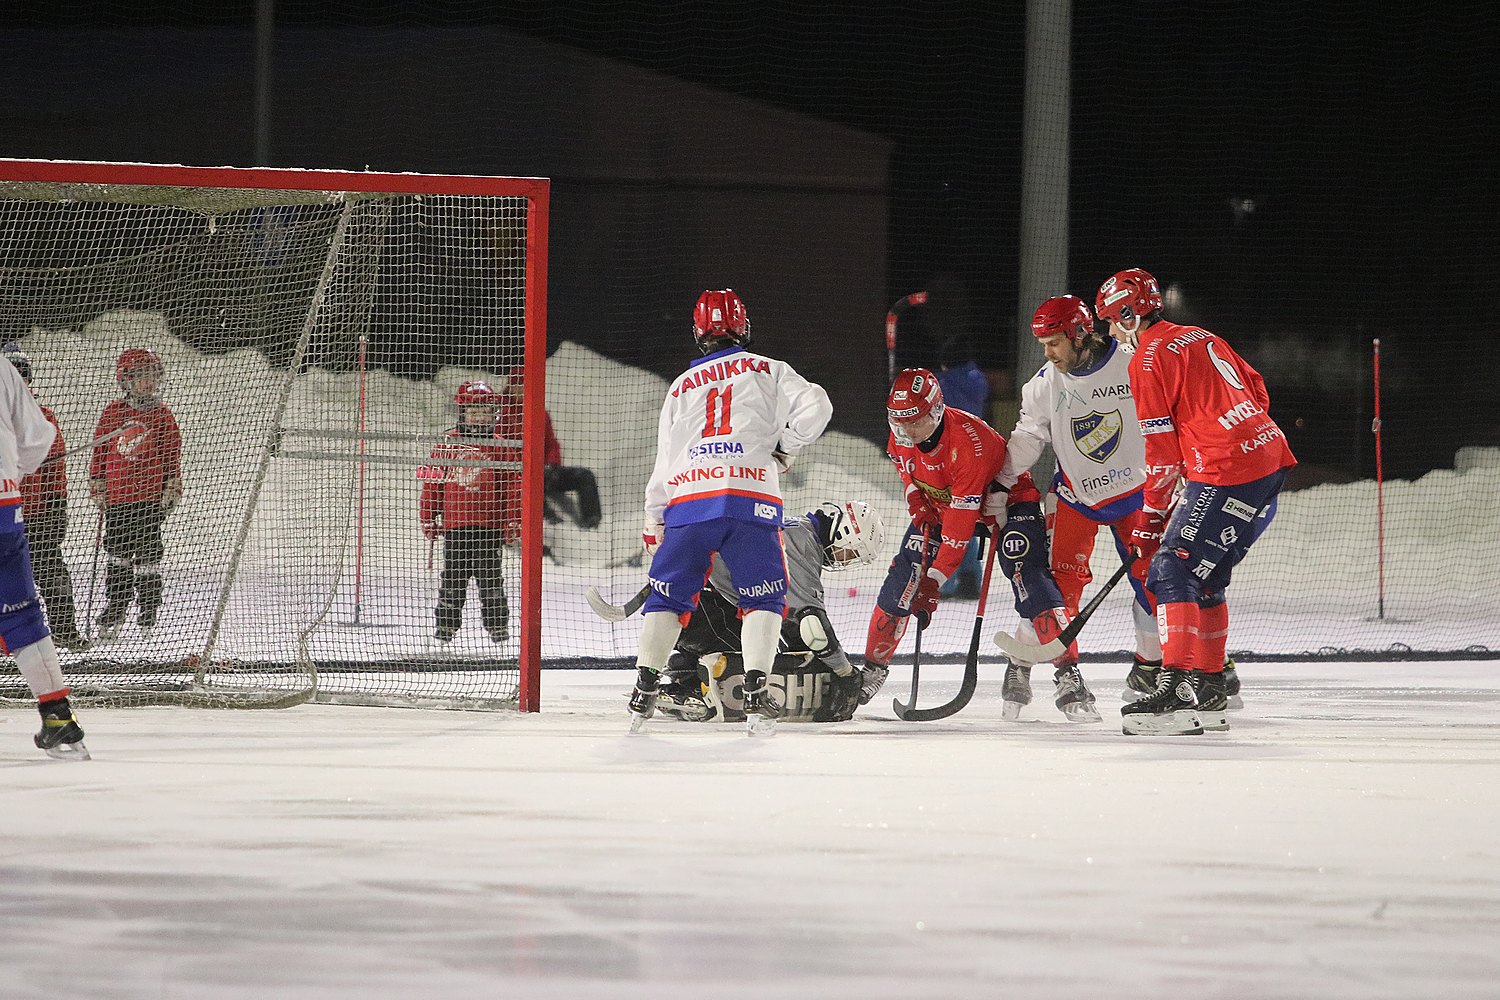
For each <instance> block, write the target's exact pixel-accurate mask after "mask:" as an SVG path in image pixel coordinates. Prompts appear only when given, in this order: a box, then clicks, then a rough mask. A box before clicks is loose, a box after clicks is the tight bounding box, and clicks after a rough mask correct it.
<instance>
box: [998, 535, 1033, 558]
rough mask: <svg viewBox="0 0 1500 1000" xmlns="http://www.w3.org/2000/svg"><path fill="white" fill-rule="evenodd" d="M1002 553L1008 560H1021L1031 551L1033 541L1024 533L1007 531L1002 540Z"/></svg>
mask: <svg viewBox="0 0 1500 1000" xmlns="http://www.w3.org/2000/svg"><path fill="white" fill-rule="evenodd" d="M1000 551H1001V552H1004V553H1005V558H1007V559H1011V560H1015V559H1020V558H1022V557H1024V556H1025V555H1026V553H1028V552H1030V551H1031V539H1029V538H1027V537H1026V535H1025V534H1024V533H1022V532H1019V531H1007V532H1006V533H1005V534H1004V535H1003V536H1002V537H1001V539H1000Z"/></svg>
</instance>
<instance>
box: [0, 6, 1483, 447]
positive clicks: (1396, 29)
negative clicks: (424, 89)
mask: <svg viewBox="0 0 1500 1000" xmlns="http://www.w3.org/2000/svg"><path fill="white" fill-rule="evenodd" d="M253 7H254V5H253V4H252V3H248V2H241V3H237V4H234V3H212V2H209V0H195V2H189V0H165V2H158V3H126V2H119V0H93V2H89V0H81V2H72V3H68V4H56V3H52V2H46V3H44V2H38V0H24V2H21V3H11V4H7V5H5V7H4V8H3V9H0V29H3V28H4V27H5V26H10V25H26V26H32V27H38V26H40V27H55V28H63V29H66V28H70V27H81V26H90V27H99V26H103V27H121V28H125V27H137V26H142V25H169V26H183V25H234V26H248V25H250V24H251V23H252V17H251V14H252V11H253ZM276 14H277V19H278V24H279V26H280V27H281V28H282V29H285V30H295V29H296V28H297V27H299V26H320V27H328V26H335V27H336V26H340V25H423V24H435V25H446V26H453V25H464V24H478V23H484V24H491V25H499V26H503V27H506V28H509V29H512V30H515V31H517V32H520V33H523V34H527V35H531V36H533V37H536V38H539V39H543V40H546V41H551V42H556V43H561V44H565V45H570V46H576V47H579V48H583V49H586V50H588V51H591V52H594V53H597V54H600V55H604V56H608V57H610V58H614V59H620V60H624V61H628V62H630V63H634V64H636V65H639V66H642V67H646V68H649V69H653V70H656V71H659V72H662V73H665V74H669V75H672V76H676V77H679V78H681V79H684V80H689V81H692V82H696V83H701V84H705V85H708V86H711V87H715V88H718V89H722V90H726V91H729V92H732V93H735V94H738V95H741V96H747V97H752V98H755V99H758V100H761V101H765V102H769V103H772V104H776V105H781V106H784V107H787V108H791V109H794V110H798V111H802V112H805V113H808V114H812V115H815V116H818V117H821V118H825V119H829V120H832V121H837V122H840V123H843V124H847V125H851V126H855V127H858V128H860V129H863V130H866V131H870V132H874V133H877V134H880V135H883V136H886V137H888V138H890V139H891V140H892V141H893V142H894V152H893V160H892V167H891V182H892V193H891V202H890V223H889V268H888V272H889V278H888V288H887V292H888V293H889V295H890V296H891V298H894V297H896V296H899V295H901V294H904V293H905V292H907V291H911V290H913V289H915V288H917V287H921V286H925V285H928V284H929V283H932V284H935V285H937V286H939V287H944V286H946V287H957V288H961V289H962V290H963V291H962V297H963V299H964V300H965V302H966V310H967V314H968V315H967V322H968V324H969V325H970V326H972V327H974V328H976V329H978V328H987V329H991V330H993V329H994V328H996V327H1001V326H1004V325H1006V324H1009V323H1010V322H1011V318H1012V317H1013V316H1014V315H1015V312H1016V309H1017V303H1016V299H1015V294H1016V293H1015V274H1016V271H1017V252H1016V249H1015V247H1016V239H1015V234H1016V227H1017V220H1018V202H1019V196H1020V190H1019V189H1020V179H1019V136H1020V124H1021V110H1020V109H1021V95H1022V89H1021V88H1022V70H1023V59H1024V51H1023V42H1024V4H1019V3H998V2H991V3H954V2H941V0H939V2H931V3H912V2H905V3H884V2H880V0H869V2H854V0H835V2H832V3H822V4H805V3H789V2H780V0H734V2H725V0H678V2H669V3H660V4H650V5H647V4H640V3H623V2H618V0H616V2H610V0H591V2H577V0H557V2H544V0H536V2H518V3H507V4H495V3H492V2H480V0H427V2H404V0H403V2H384V3H382V2H368V3H366V2H354V0H344V2H322V3H311V2H307V0H278V2H277V4H276ZM1497 41H1500V37H1497V29H1496V28H1495V26H1494V19H1493V18H1491V17H1488V16H1485V14H1484V13H1483V12H1482V11H1479V9H1478V8H1476V7H1475V6H1474V5H1468V4H1437V5H1427V6H1423V7H1421V8H1420V9H1418V8H1415V7H1405V8H1401V7H1394V8H1392V7H1387V6H1379V7H1376V6H1372V5H1369V4H1367V3H1364V2H1362V0H1334V2H1329V3H1318V4H1306V3H1258V4H1244V3H1230V2H1193V3H1187V2H1157V3H1142V4H1135V5H1128V4H1127V5H1122V4H1116V3H1107V4H1106V3H1079V4H1077V5H1076V6H1075V10H1074V32H1073V46H1074V47H1073V74H1072V76H1073V101H1072V114H1073V118H1072V133H1071V136H1072V143H1073V155H1072V162H1071V171H1072V175H1071V183H1072V188H1071V192H1072V193H1071V205H1072V229H1071V251H1072V252H1071V262H1070V284H1071V285H1072V287H1073V290H1075V291H1078V292H1080V293H1082V294H1084V295H1086V296H1089V295H1090V293H1091V291H1092V289H1093V288H1095V287H1096V286H1097V284H1098V282H1099V281H1100V280H1102V279H1103V278H1104V277H1106V276H1108V274H1110V273H1111V272H1113V271H1114V270H1116V269H1118V268H1120V267H1124V266H1129V265H1134V264H1140V265H1143V266H1148V267H1149V268H1150V269H1151V270H1153V271H1154V272H1155V273H1157V274H1158V276H1159V277H1161V278H1162V279H1163V281H1164V283H1172V284H1177V285H1178V286H1179V287H1180V288H1181V289H1182V291H1183V294H1184V303H1185V305H1184V307H1183V308H1184V310H1185V312H1186V313H1187V315H1185V316H1181V317H1179V318H1186V319H1190V320H1194V321H1198V322H1202V323H1204V324H1205V325H1208V326H1210V327H1211V328H1216V329H1219V330H1220V331H1221V332H1227V333H1231V334H1232V335H1234V336H1236V337H1242V338H1245V339H1246V340H1247V341H1248V342H1249V343H1251V344H1252V345H1254V344H1256V343H1259V342H1261V341H1264V340H1265V339H1266V338H1273V337H1274V336H1275V335H1277V334H1278V333H1281V332H1285V331H1292V332H1293V334H1294V336H1295V337H1296V338H1297V339H1299V340H1300V341H1302V342H1304V343H1327V342H1329V341H1331V340H1339V339H1342V340H1347V341H1348V344H1347V345H1346V346H1347V347H1348V349H1349V351H1353V352H1355V354H1358V352H1359V350H1360V348H1359V342H1361V339H1362V338H1366V337H1368V336H1369V335H1372V334H1378V335H1382V336H1384V337H1386V338H1387V339H1388V341H1389V343H1390V344H1391V351H1392V356H1393V359H1394V360H1393V363H1397V364H1399V363H1401V361H1402V360H1403V358H1404V359H1405V360H1406V361H1407V363H1408V366H1409V368H1410V371H1409V372H1407V376H1408V377H1407V379H1406V385H1405V390H1406V392H1407V393H1408V402H1409V405H1410V406H1412V407H1413V408H1414V409H1417V408H1420V407H1424V406H1427V403H1426V402H1425V399H1428V398H1430V397H1431V396H1432V395H1433V394H1434V393H1439V392H1441V390H1442V389H1443V386H1444V382H1443V381H1442V379H1443V378H1445V377H1447V376H1446V375H1444V374H1442V373H1438V374H1435V375H1433V376H1432V380H1431V381H1423V378H1424V377H1425V376H1423V375H1422V374H1421V371H1419V369H1418V362H1419V360H1421V359H1423V358H1424V353H1423V352H1425V351H1426V350H1427V348H1428V344H1429V342H1430V341H1431V340H1432V339H1433V338H1443V339H1444V340H1447V339H1449V338H1459V339H1460V340H1463V339H1464V338H1471V339H1470V342H1469V344H1468V345H1467V348H1468V349H1467V350H1465V351H1462V352H1460V354H1461V355H1462V356H1461V358H1460V364H1461V365H1462V366H1463V367H1464V368H1465V369H1466V371H1467V372H1468V373H1469V374H1471V375H1474V374H1475V373H1477V377H1478V379H1479V381H1480V382H1481V388H1482V387H1483V386H1488V387H1489V389H1493V388H1495V385H1494V383H1495V380H1496V376H1495V374H1494V373H1495V371H1496V369H1497V368H1500V349H1497V347H1496V344H1497V343H1500V337H1496V336H1495V335H1494V334H1493V333H1488V332H1483V331H1487V330H1488V329H1489V327H1491V326H1492V322H1491V321H1490V319H1489V313H1490V311H1491V303H1493V302H1495V301H1496V300H1497V298H1500V279H1497V277H1496V273H1497V267H1496V263H1497V261H1500V237H1497V235H1496V234H1497V232H1500V171H1496V169H1495V165H1494V154H1493V153H1492V151H1491V147H1492V146H1493V145H1494V136H1495V135H1496V134H1497V131H1500V129H1497V126H1500V87H1497V83H1496V81H1497V71H1496V60H1497V58H1500V57H1497V55H1496V53H1497V52H1500V45H1497V44H1496V43H1497ZM433 71H434V72H435V73H441V67H434V68H433ZM74 82H75V83H76V82H77V81H74ZM84 83H85V85H86V84H87V82H86V81H85V82H84ZM39 84H40V82H39ZM14 97H15V95H12V98H13V99H14ZM706 155H721V156H733V155H734V148H733V137H726V143H725V146H724V148H723V149H720V150H713V151H706ZM433 169H438V170H440V169H442V166H441V164H435V165H434V167H433ZM1235 199H1242V200H1241V201H1239V202H1238V203H1239V204H1241V205H1244V204H1246V203H1247V201H1246V200H1248V202H1249V203H1253V205H1254V211H1253V212H1250V213H1248V214H1246V213H1243V212H1242V213H1241V214H1240V215H1238V216H1236V214H1235V213H1234V211H1233V210H1232V207H1231V206H1232V205H1233V204H1235V201H1234V200H1235ZM1268 349H1269V348H1268ZM1307 364H1308V365H1310V366H1312V367H1319V366H1322V367H1328V366H1331V365H1332V366H1346V367H1348V366H1352V365H1353V364H1354V362H1353V361H1352V360H1351V356H1350V355H1349V354H1348V353H1347V352H1346V353H1345V354H1344V355H1339V356H1336V357H1333V358H1330V357H1327V356H1314V357H1312V358H1311V359H1309V360H1308V361H1307ZM1422 368H1423V369H1425V368H1426V366H1425V365H1424V366H1422ZM1347 374H1348V379H1349V380H1351V381H1352V382H1359V381H1361V379H1362V378H1363V375H1362V374H1361V373H1360V372H1355V371H1352V370H1351V371H1350V372H1349V373H1347ZM1282 377H1283V378H1284V379H1288V380H1289V381H1291V382H1293V383H1294V384H1289V385H1288V387H1287V390H1286V393H1285V396H1286V398H1287V399H1288V400H1293V401H1300V400H1303V399H1305V400H1307V404H1306V405H1308V406H1313V405H1327V406H1335V407H1337V406H1346V407H1347V404H1348V401H1347V400H1346V399H1344V398H1343V397H1342V396H1341V393H1344V392H1345V389H1346V387H1340V386H1338V385H1333V386H1330V383H1329V380H1328V378H1327V377H1326V374H1325V375H1323V376H1319V375H1317V374H1316V373H1314V374H1309V375H1307V376H1306V377H1304V378H1302V379H1301V380H1300V381H1296V380H1290V378H1289V376H1282ZM1393 392H1394V393H1396V394H1397V396H1396V399H1395V400H1394V401H1393V404H1392V405H1393V406H1395V407H1397V408H1398V409H1399V408H1400V407H1401V406H1402V405H1406V404H1404V403H1403V400H1402V397H1401V396H1400V393H1401V392H1402V387H1401V380H1400V379H1399V378H1398V379H1396V380H1394V384H1393ZM1320 400H1321V402H1319V401H1320ZM1289 405H1290V404H1289ZM1297 405H1302V404H1301V403H1300V402H1299V403H1297ZM1309 412H1310V411H1309ZM1450 423H1454V422H1453V421H1450ZM1486 433H1488V434H1489V435H1490V436H1493V435H1494V433H1495V432H1493V431H1488V432H1486V431H1483V430H1482V429H1478V428H1474V429H1472V431H1469V430H1465V431H1462V432H1458V433H1456V436H1455V438H1454V443H1455V445H1456V444H1461V443H1465V442H1472V441H1480V440H1485V434H1486ZM1414 464H1416V463H1414Z"/></svg>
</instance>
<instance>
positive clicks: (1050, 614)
mask: <svg viewBox="0 0 1500 1000" xmlns="http://www.w3.org/2000/svg"><path fill="white" fill-rule="evenodd" d="M1070 620H1071V619H1070V618H1069V616H1068V612H1067V610H1066V609H1064V608H1053V609H1052V610H1051V611H1043V612H1042V613H1041V614H1039V615H1037V616H1036V617H1035V618H1033V619H1031V627H1032V628H1034V629H1036V637H1037V641H1038V642H1051V641H1052V640H1053V639H1056V638H1057V637H1058V636H1060V635H1062V630H1063V629H1065V628H1067V626H1068V622H1069V621H1070ZM1052 662H1053V664H1054V665H1056V666H1059V667H1061V666H1065V665H1072V664H1075V663H1077V662H1078V641H1077V640H1076V639H1075V640H1074V641H1073V642H1071V643H1069V644H1068V651H1067V652H1066V653H1063V654H1062V655H1061V656H1059V657H1058V658H1057V659H1055V660H1053V661H1052Z"/></svg>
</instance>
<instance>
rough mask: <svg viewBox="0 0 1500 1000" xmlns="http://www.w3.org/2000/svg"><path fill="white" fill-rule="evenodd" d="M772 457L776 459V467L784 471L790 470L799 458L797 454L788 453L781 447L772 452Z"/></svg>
mask: <svg viewBox="0 0 1500 1000" xmlns="http://www.w3.org/2000/svg"><path fill="white" fill-rule="evenodd" d="M771 457H772V458H773V459H775V460H776V468H778V469H780V470H781V471H782V472H783V473H785V472H787V471H788V470H790V469H791V467H792V463H793V462H795V461H796V460H797V456H796V455H788V454H787V453H786V452H784V451H782V450H781V449H780V448H777V449H776V450H775V451H773V452H771Z"/></svg>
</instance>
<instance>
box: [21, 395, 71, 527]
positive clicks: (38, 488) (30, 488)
mask: <svg viewBox="0 0 1500 1000" xmlns="http://www.w3.org/2000/svg"><path fill="white" fill-rule="evenodd" d="M38 405H40V404H38ZM42 416H44V417H46V418H47V421H48V422H49V423H50V424H52V426H53V427H56V428H57V437H55V438H53V439H52V448H51V450H50V451H48V452H47V459H48V464H46V465H43V466H42V467H41V468H40V469H37V470H36V471H35V472H33V473H32V474H31V475H29V476H27V477H26V478H25V479H23V480H21V516H22V517H25V516H26V515H27V514H29V513H31V512H32V511H35V510H37V509H38V508H40V507H45V506H46V505H47V503H48V501H55V500H66V499H67V498H68V469H67V463H66V462H61V461H59V462H53V461H51V460H52V459H54V458H56V457H57V456H59V455H61V454H62V453H63V452H65V451H67V450H68V449H67V447H66V446H65V445H64V444H63V435H62V427H61V426H60V425H59V424H58V422H57V415H56V414H55V413H53V412H52V408H51V407H50V406H43V407H42Z"/></svg>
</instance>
